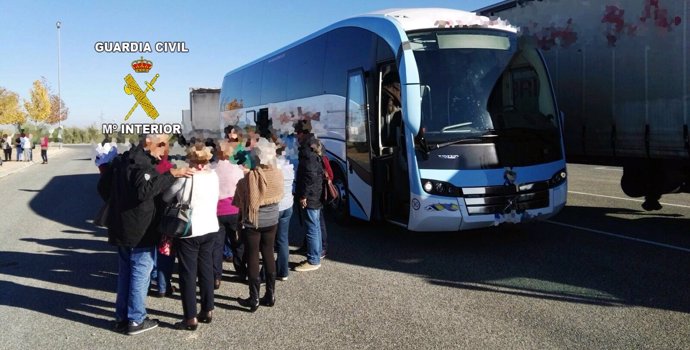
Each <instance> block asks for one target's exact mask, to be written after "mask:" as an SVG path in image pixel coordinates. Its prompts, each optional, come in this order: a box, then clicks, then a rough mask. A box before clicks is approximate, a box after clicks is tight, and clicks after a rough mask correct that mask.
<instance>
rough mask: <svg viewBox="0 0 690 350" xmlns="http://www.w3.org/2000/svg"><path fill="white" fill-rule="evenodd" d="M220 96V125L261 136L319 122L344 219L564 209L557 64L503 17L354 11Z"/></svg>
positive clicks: (421, 225) (236, 75)
mask: <svg viewBox="0 0 690 350" xmlns="http://www.w3.org/2000/svg"><path fill="white" fill-rule="evenodd" d="M220 105H221V124H223V125H231V124H232V125H234V124H239V125H254V126H255V127H256V128H257V129H259V131H260V132H267V131H271V132H273V133H277V134H281V135H289V134H291V133H294V124H295V122H296V121H297V120H309V121H310V123H311V126H312V130H313V132H314V133H315V134H316V135H317V136H318V137H319V138H320V139H321V140H322V142H323V144H324V145H325V147H326V149H327V154H328V157H329V159H330V160H331V165H332V167H333V169H334V172H335V177H336V179H335V183H336V185H337V186H338V187H339V189H340V191H341V194H342V196H341V200H340V201H339V202H338V203H336V205H335V206H334V207H335V209H336V210H338V211H339V213H340V214H341V215H349V216H352V217H356V218H359V219H363V220H385V221H389V222H391V223H395V224H398V225H401V226H403V227H406V228H407V229H409V230H411V231H458V230H465V229H474V228H481V227H487V226H492V225H498V224H502V223H506V222H510V223H519V222H526V221H532V220H540V219H546V218H549V217H551V216H553V215H555V214H556V213H558V212H559V211H560V210H561V209H562V208H563V207H564V206H565V202H566V193H567V183H566V163H565V159H564V151H563V149H564V148H563V142H562V137H561V135H562V132H561V125H562V117H561V114H560V113H559V110H558V107H557V104H556V100H555V96H554V92H553V89H552V86H551V81H550V77H549V74H548V71H547V68H546V66H545V65H544V60H543V59H542V56H541V54H540V53H539V51H538V50H536V49H535V46H534V45H532V44H531V43H529V42H526V41H525V40H523V39H521V38H520V37H519V36H518V33H517V29H516V28H515V27H512V26H510V25H509V24H508V23H506V22H504V21H501V20H498V19H489V18H487V17H483V16H478V15H476V14H474V13H469V12H464V11H459V10H449V9H397V10H386V11H380V12H376V13H371V14H366V15H362V16H358V17H354V18H350V19H346V20H343V21H341V22H338V23H336V24H333V25H331V26H329V27H327V28H325V29H323V30H321V31H318V32H316V33H314V34H312V35H309V36H307V37H306V38H304V39H302V40H299V41H298V42H295V43H293V44H291V45H289V46H287V47H284V48H282V49H280V50H277V51H275V52H273V53H271V54H269V55H266V56H264V57H262V58H260V59H258V60H256V61H254V62H251V63H249V64H247V65H244V66H242V67H240V68H238V69H235V70H232V71H230V72H229V73H227V74H226V75H225V78H224V80H223V85H222V89H221V97H220ZM291 152H293V153H292V154H295V152H296V150H294V149H293V150H291Z"/></svg>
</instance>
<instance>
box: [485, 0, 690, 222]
mask: <svg viewBox="0 0 690 350" xmlns="http://www.w3.org/2000/svg"><path fill="white" fill-rule="evenodd" d="M689 2H690V0H607V1H591V0H538V1H534V0H513V1H502V2H499V3H496V4H495V5H491V6H488V7H485V8H482V9H479V10H477V12H479V13H481V14H483V15H487V16H496V17H500V18H502V19H507V20H508V21H509V22H510V23H511V24H513V25H517V26H519V27H520V28H521V29H520V31H521V33H522V36H523V38H525V39H526V40H534V41H536V43H537V45H538V46H539V47H540V48H541V49H542V52H543V54H544V57H545V59H546V62H547V64H548V67H549V70H550V72H551V77H552V79H553V82H554V86H555V89H556V95H557V98H558V102H559V105H560V107H561V110H562V111H563V112H564V113H565V120H564V142H565V149H566V156H567V158H568V160H569V161H571V162H572V161H584V162H590V163H600V164H609V165H619V166H622V167H623V168H624V175H623V178H622V180H621V187H622V189H623V191H624V192H625V193H626V194H628V195H630V196H632V197H641V196H645V197H646V198H647V201H646V202H645V204H643V207H644V208H645V209H647V210H652V209H659V208H660V206H659V205H658V198H659V197H660V196H661V195H662V194H664V193H671V192H680V191H682V192H687V191H688V190H689V187H690V141H689V135H688V123H689V121H688V93H689V89H688V53H689V51H688V21H689V20H690V12H688V5H689V4H688V3H689Z"/></svg>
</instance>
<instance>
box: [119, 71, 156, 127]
mask: <svg viewBox="0 0 690 350" xmlns="http://www.w3.org/2000/svg"><path fill="white" fill-rule="evenodd" d="M159 76H160V74H156V75H155V76H154V77H153V79H151V82H150V83H149V82H148V81H145V82H144V83H145V84H146V89H145V90H142V89H141V87H139V84H138V83H137V81H136V80H134V77H133V76H132V75H131V74H127V76H126V77H125V83H126V84H125V93H126V94H127V95H134V99H135V100H136V102H134V105H133V106H132V108H131V109H130V110H129V113H127V115H126V116H125V121H126V120H127V119H129V117H130V116H131V115H132V113H134V110H135V109H137V106H141V108H142V109H143V110H144V112H146V115H148V116H149V117H151V119H154V120H155V119H156V118H158V116H159V114H158V110H156V107H154V106H153V103H151V100H149V98H148V97H146V93H147V92H149V90H151V91H156V89H155V88H154V87H153V84H155V83H156V80H158V77H159Z"/></svg>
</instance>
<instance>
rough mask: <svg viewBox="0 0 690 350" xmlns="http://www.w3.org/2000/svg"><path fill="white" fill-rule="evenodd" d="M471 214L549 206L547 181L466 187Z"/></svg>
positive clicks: (467, 202) (465, 195) (464, 192)
mask: <svg viewBox="0 0 690 350" xmlns="http://www.w3.org/2000/svg"><path fill="white" fill-rule="evenodd" d="M462 192H463V194H464V199H465V205H466V206H467V212H468V213H469V214H470V215H486V214H505V213H510V212H511V211H513V210H515V211H516V212H518V213H519V212H523V211H525V210H527V209H538V208H546V207H548V206H549V183H548V182H547V181H542V182H534V183H529V184H522V185H505V186H491V187H464V188H463V189H462Z"/></svg>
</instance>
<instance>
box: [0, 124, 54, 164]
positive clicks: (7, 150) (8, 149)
mask: <svg viewBox="0 0 690 350" xmlns="http://www.w3.org/2000/svg"><path fill="white" fill-rule="evenodd" d="M0 142H1V144H0V147H2V151H3V154H4V156H5V157H4V161H6V162H9V161H10V160H12V146H13V145H14V147H15V148H16V150H17V157H16V160H17V161H18V162H33V158H34V157H33V149H34V146H35V145H34V143H33V136H32V135H31V134H26V133H24V132H22V133H20V134H19V135H18V136H17V137H16V138H15V139H14V140H12V136H9V135H7V134H3V135H2V140H1V141H0ZM39 142H40V146H41V158H42V159H43V163H42V164H47V163H48V142H49V138H48V135H44V136H43V137H41V138H40V139H39ZM0 164H2V162H1V161H0Z"/></svg>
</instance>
